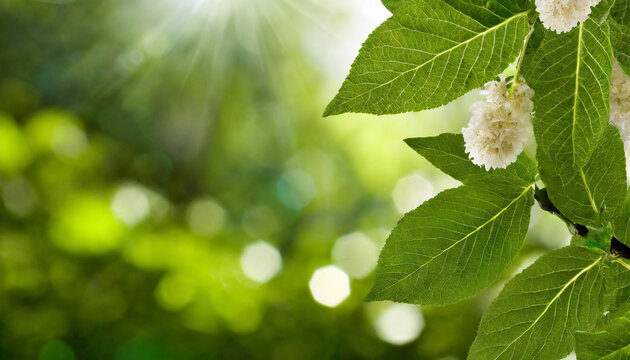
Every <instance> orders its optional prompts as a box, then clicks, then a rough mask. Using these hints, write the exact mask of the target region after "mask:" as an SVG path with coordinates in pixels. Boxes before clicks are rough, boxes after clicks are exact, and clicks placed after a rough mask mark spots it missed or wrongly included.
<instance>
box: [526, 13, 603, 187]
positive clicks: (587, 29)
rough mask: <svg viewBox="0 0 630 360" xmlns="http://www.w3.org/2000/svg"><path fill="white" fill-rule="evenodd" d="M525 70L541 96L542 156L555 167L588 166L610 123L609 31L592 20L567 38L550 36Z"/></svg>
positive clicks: (538, 119) (538, 102)
mask: <svg viewBox="0 0 630 360" xmlns="http://www.w3.org/2000/svg"><path fill="white" fill-rule="evenodd" d="M524 67H525V68H524V75H525V77H526V79H527V82H528V84H529V86H531V87H532V89H534V91H535V92H536V94H535V96H534V104H535V106H536V107H535V111H536V114H535V115H536V116H535V121H534V131H535V135H536V143H537V145H538V151H542V152H544V153H546V154H549V155H552V156H553V157H554V159H556V162H557V164H554V166H555V167H560V168H566V167H568V168H570V167H572V165H573V164H575V165H577V166H578V167H582V166H584V164H586V163H587V162H588V160H589V158H590V155H591V153H592V152H593V149H594V148H595V146H596V145H597V142H598V139H599V135H600V133H601V132H602V130H603V129H604V127H605V126H606V124H607V123H608V120H609V113H610V104H609V100H608V99H609V96H610V73H611V71H612V49H611V45H610V39H609V31H608V26H607V25H603V26H600V25H598V24H597V23H596V22H594V21H592V20H587V21H586V22H583V23H580V25H578V26H577V27H576V28H575V29H573V30H572V31H570V32H568V33H566V34H561V35H557V34H555V33H553V32H551V31H548V32H546V34H545V38H544V39H543V43H542V44H541V45H540V48H539V49H538V51H536V52H535V53H534V54H533V56H530V57H526V59H525V65H524ZM544 180H545V179H544V178H543V181H544Z"/></svg>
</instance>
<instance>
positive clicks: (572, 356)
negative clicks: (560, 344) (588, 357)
mask: <svg viewBox="0 0 630 360" xmlns="http://www.w3.org/2000/svg"><path fill="white" fill-rule="evenodd" d="M576 359H577V357H576V356H575V353H574V352H572V353H570V354H569V355H567V357H565V358H564V359H562V360H576Z"/></svg>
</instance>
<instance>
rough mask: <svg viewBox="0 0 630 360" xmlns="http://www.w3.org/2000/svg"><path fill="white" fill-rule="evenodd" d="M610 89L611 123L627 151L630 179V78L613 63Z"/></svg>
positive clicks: (627, 168)
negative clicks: (617, 130)
mask: <svg viewBox="0 0 630 360" xmlns="http://www.w3.org/2000/svg"><path fill="white" fill-rule="evenodd" d="M611 82H612V84H611V85H612V86H611V89H610V123H611V124H613V125H615V126H616V127H617V129H619V133H620V134H621V138H622V139H623V144H624V148H625V150H626V174H627V175H628V178H629V179H630V76H628V75H626V74H625V73H624V72H623V70H622V69H621V67H619V64H617V61H613V71H612V80H611Z"/></svg>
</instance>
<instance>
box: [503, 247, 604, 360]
mask: <svg viewBox="0 0 630 360" xmlns="http://www.w3.org/2000/svg"><path fill="white" fill-rule="evenodd" d="M603 258H604V256H603V255H602V256H600V257H598V258H597V259H596V260H595V261H594V262H593V263H592V264H590V265H589V266H587V267H585V268H584V269H582V270H581V271H580V272H579V273H577V274H576V275H575V276H574V277H573V278H571V280H569V281H568V282H567V283H566V284H564V286H563V287H562V289H560V291H559V292H558V293H557V294H556V295H555V296H554V297H553V298H552V299H551V300H550V301H549V303H548V304H547V306H546V307H545V309H544V310H543V311H542V312H541V313H540V315H539V316H538V317H537V318H536V320H534V322H533V323H532V324H531V325H530V326H529V327H528V328H527V329H525V330H524V331H523V332H522V333H521V334H520V335H519V336H517V337H516V338H515V339H514V340H512V342H510V343H509V344H508V345H506V346H505V348H504V349H503V351H501V352H500V353H499V354H498V355H497V356H496V357H495V358H494V360H496V359H498V358H499V357H500V356H501V355H503V353H504V352H506V351H507V350H508V349H509V348H510V347H511V346H512V345H513V344H514V343H515V342H517V341H518V340H519V339H520V338H521V337H522V336H523V335H525V334H527V333H528V332H529V331H530V330H531V329H533V328H534V326H535V325H536V324H537V323H538V321H540V319H541V318H542V317H543V316H544V315H545V313H547V311H548V310H549V308H551V305H553V303H554V302H556V300H558V299H559V298H560V296H561V295H562V293H564V291H565V290H566V289H567V288H568V287H569V286H570V285H571V284H573V283H574V282H576V281H577V279H578V278H579V277H580V276H582V275H583V274H585V273H587V272H588V271H590V270H591V269H592V268H593V267H595V265H597V264H598V263H599V262H600V261H601V260H602V259H603Z"/></svg>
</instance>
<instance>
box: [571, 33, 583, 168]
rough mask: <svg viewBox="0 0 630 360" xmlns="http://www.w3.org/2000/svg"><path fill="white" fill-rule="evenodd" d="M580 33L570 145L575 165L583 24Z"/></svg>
mask: <svg viewBox="0 0 630 360" xmlns="http://www.w3.org/2000/svg"><path fill="white" fill-rule="evenodd" d="M579 26H580V32H579V33H578V48H577V65H576V67H575V92H574V94H573V123H572V126H571V145H572V146H573V163H575V164H577V163H578V162H577V159H576V158H575V155H576V154H575V127H576V125H577V106H578V98H579V89H580V65H581V63H582V32H583V31H584V22H581V23H580V25H579Z"/></svg>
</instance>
